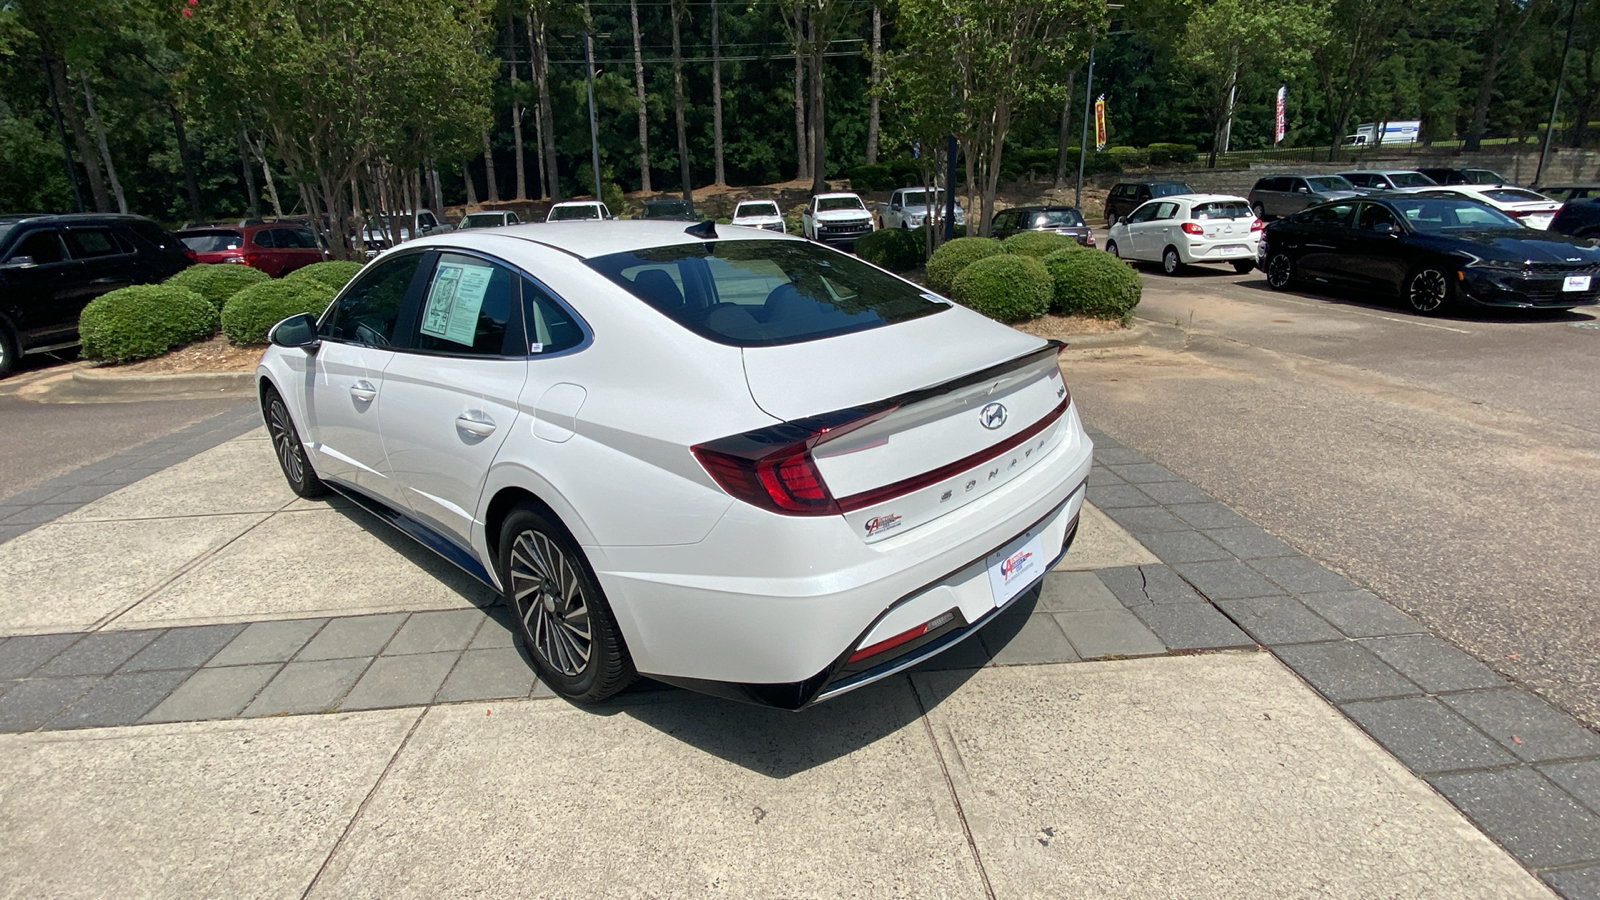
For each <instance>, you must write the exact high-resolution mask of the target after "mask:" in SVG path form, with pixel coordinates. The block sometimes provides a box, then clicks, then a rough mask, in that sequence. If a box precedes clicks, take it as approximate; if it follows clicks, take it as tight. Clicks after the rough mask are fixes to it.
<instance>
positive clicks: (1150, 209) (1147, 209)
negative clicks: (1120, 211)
mask: <svg viewBox="0 0 1600 900" xmlns="http://www.w3.org/2000/svg"><path fill="white" fill-rule="evenodd" d="M1155 211H1156V205H1155V204H1154V203H1147V204H1145V205H1144V206H1139V207H1135V208H1134V210H1133V211H1132V212H1130V213H1128V214H1127V215H1126V216H1124V217H1123V218H1122V221H1120V222H1118V223H1117V224H1116V225H1115V226H1114V228H1115V229H1116V231H1120V232H1121V234H1117V233H1115V232H1113V233H1112V234H1111V235H1110V236H1109V239H1110V240H1114V241H1116V244H1117V255H1118V256H1120V257H1122V258H1123V259H1139V258H1140V256H1139V250H1138V246H1137V244H1136V242H1135V238H1134V233H1135V229H1137V228H1139V227H1140V226H1141V225H1143V224H1145V223H1146V222H1149V221H1150V217H1151V216H1152V215H1154V214H1155Z"/></svg>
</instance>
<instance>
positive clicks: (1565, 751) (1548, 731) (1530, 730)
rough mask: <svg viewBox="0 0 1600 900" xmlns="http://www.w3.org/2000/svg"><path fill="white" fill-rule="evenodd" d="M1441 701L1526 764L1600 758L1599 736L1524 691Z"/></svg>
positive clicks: (1507, 691) (1481, 692)
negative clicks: (1586, 757) (1588, 757)
mask: <svg viewBox="0 0 1600 900" xmlns="http://www.w3.org/2000/svg"><path fill="white" fill-rule="evenodd" d="M1443 699H1444V702H1445V703H1447V704H1449V706H1450V708H1451V709H1453V710H1455V711H1456V712H1457V713H1459V714H1460V715H1461V716H1462V718H1465V719H1466V720H1467V721H1469V722H1471V723H1472V724H1474V725H1476V726H1478V728H1479V730H1481V731H1482V732H1483V733H1484V734H1487V735H1488V736H1489V737H1491V738H1494V739H1495V740H1496V741H1498V742H1499V743H1500V745H1501V746H1502V747H1505V748H1506V749H1507V750H1510V751H1511V752H1512V753H1514V754H1516V756H1517V758H1518V759H1521V760H1524V761H1526V762H1550V761H1553V760H1558V759H1574V758H1577V757H1584V756H1600V735H1596V734H1595V733H1594V732H1592V731H1590V730H1589V729H1587V728H1584V727H1583V726H1582V725H1579V724H1578V723H1577V722H1574V721H1573V720H1572V719H1570V718H1568V717H1567V716H1564V715H1562V714H1561V713H1559V712H1557V711H1556V710H1555V708H1554V707H1552V706H1550V704H1548V703H1546V702H1544V701H1543V700H1540V699H1539V698H1538V697H1535V696H1534V695H1532V694H1530V693H1527V692H1526V691H1515V690H1502V691H1479V692H1474V693H1470V694H1452V695H1450V696H1448V697H1445V698H1443Z"/></svg>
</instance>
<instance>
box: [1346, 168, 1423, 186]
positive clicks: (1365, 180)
mask: <svg viewBox="0 0 1600 900" xmlns="http://www.w3.org/2000/svg"><path fill="white" fill-rule="evenodd" d="M1339 177H1340V178H1343V179H1344V180H1345V181H1348V182H1350V183H1351V184H1353V185H1355V186H1356V187H1358V188H1362V189H1365V190H1369V191H1405V190H1411V189H1413V188H1425V187H1433V186H1434V185H1436V184H1438V182H1437V181H1434V180H1433V179H1432V178H1429V177H1428V176H1426V175H1424V174H1422V173H1421V172H1412V171H1409V170H1406V169H1368V170H1366V171H1363V172H1340V173H1339Z"/></svg>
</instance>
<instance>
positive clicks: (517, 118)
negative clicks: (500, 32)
mask: <svg viewBox="0 0 1600 900" xmlns="http://www.w3.org/2000/svg"><path fill="white" fill-rule="evenodd" d="M506 40H507V41H508V42H509V43H510V44H511V58H510V59H509V60H507V62H509V63H510V64H511V143H512V146H513V147H514V148H515V151H516V159H517V199H518V200H526V199H528V175H527V172H526V171H524V166H523V155H522V103H521V101H520V100H519V99H518V97H517V29H516V28H515V27H513V25H512V23H511V18H510V15H509V14H507V17H506Z"/></svg>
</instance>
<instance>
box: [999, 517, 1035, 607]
mask: <svg viewBox="0 0 1600 900" xmlns="http://www.w3.org/2000/svg"><path fill="white" fill-rule="evenodd" d="M1049 563H1050V560H1049V559H1046V558H1045V555H1044V544H1043V542H1042V541H1041V540H1040V539H1039V535H1038V534H1036V533H1034V532H1031V531H1030V532H1028V533H1027V534H1024V535H1022V536H1021V537H1018V538H1016V539H1015V540H1013V541H1012V542H1011V543H1009V544H1007V545H1005V546H1004V547H1001V548H1000V549H999V550H997V551H995V552H994V553H991V554H989V559H988V561H987V564H988V567H989V589H990V590H991V591H992V592H993V593H994V605H995V606H1004V605H1005V604H1006V602H1007V601H1009V600H1010V599H1011V598H1012V597H1015V596H1016V595H1017V594H1019V593H1021V592H1022V589H1023V588H1025V587H1027V586H1028V585H1030V584H1032V583H1033V582H1035V581H1037V580H1038V579H1039V577H1040V576H1041V575H1043V574H1044V567H1045V566H1047V565H1049Z"/></svg>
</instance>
